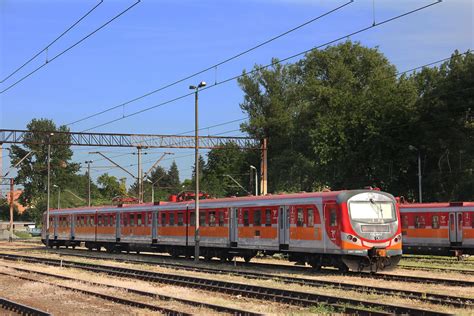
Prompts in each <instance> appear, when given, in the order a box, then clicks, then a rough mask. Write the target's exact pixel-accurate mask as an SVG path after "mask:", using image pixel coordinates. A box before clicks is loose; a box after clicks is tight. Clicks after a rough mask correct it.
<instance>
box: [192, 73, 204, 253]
mask: <svg viewBox="0 0 474 316" xmlns="http://www.w3.org/2000/svg"><path fill="white" fill-rule="evenodd" d="M205 86H206V82H204V81H201V82H200V83H199V84H198V85H197V86H189V89H191V90H194V152H195V155H194V172H195V175H194V179H195V182H196V187H195V193H194V194H195V198H194V210H195V212H196V216H195V221H196V223H195V225H196V226H195V227H196V230H195V232H194V261H195V262H199V241H200V236H199V134H198V128H199V127H198V92H199V89H200V88H204V87H205Z"/></svg>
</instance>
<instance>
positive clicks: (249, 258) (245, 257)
mask: <svg viewBox="0 0 474 316" xmlns="http://www.w3.org/2000/svg"><path fill="white" fill-rule="evenodd" d="M244 260H245V262H246V263H249V262H250V260H252V256H244Z"/></svg>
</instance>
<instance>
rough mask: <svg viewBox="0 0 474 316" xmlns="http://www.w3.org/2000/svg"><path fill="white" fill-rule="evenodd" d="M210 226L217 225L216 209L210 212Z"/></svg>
mask: <svg viewBox="0 0 474 316" xmlns="http://www.w3.org/2000/svg"><path fill="white" fill-rule="evenodd" d="M209 226H211V227H214V226H216V212H215V211H212V212H209Z"/></svg>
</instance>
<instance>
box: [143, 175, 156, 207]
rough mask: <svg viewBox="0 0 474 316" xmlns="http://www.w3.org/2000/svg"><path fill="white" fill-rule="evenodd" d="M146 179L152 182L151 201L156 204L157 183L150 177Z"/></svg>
mask: <svg viewBox="0 0 474 316" xmlns="http://www.w3.org/2000/svg"><path fill="white" fill-rule="evenodd" d="M145 181H146V182H148V183H151V203H152V204H155V183H154V182H153V181H151V180H150V179H146V180H145Z"/></svg>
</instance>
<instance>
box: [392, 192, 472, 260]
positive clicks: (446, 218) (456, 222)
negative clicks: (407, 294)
mask: <svg viewBox="0 0 474 316" xmlns="http://www.w3.org/2000/svg"><path fill="white" fill-rule="evenodd" d="M399 205H400V206H399V207H400V214H401V220H402V236H403V253H406V254H425V255H451V256H452V255H454V256H457V257H460V256H462V255H472V254H474V202H447V203H404V202H403V201H401V203H400V204H399Z"/></svg>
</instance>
